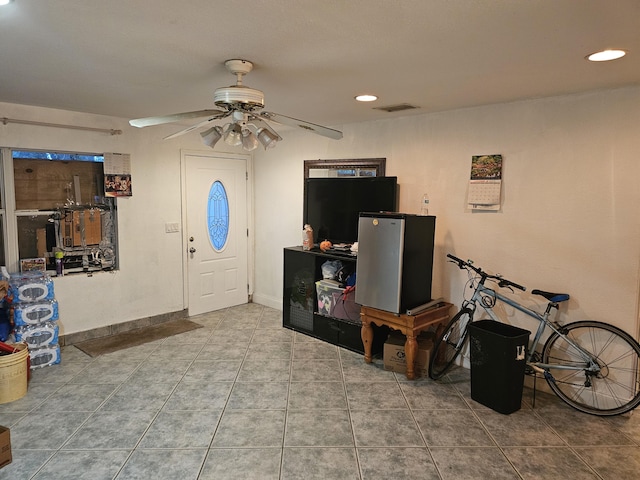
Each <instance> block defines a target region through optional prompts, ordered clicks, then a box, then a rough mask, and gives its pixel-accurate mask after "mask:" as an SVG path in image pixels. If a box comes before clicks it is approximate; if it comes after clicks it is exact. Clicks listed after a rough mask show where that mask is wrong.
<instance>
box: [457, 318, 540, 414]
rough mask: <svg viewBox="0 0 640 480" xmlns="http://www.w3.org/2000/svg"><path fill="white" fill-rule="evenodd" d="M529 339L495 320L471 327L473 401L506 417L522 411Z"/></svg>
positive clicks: (478, 322)
mask: <svg viewBox="0 0 640 480" xmlns="http://www.w3.org/2000/svg"><path fill="white" fill-rule="evenodd" d="M529 335H531V332H530V331H528V330H524V329H522V328H518V327H514V326H513V325H508V324H506V323H500V322H496V321H494V320H479V321H477V322H473V323H472V324H471V325H470V326H469V338H470V348H471V398H472V399H473V400H475V401H476V402H479V403H481V404H483V405H485V406H487V407H489V408H491V409H492V410H495V411H496V412H500V413H504V414H509V413H513V412H515V411H517V410H520V405H521V402H522V388H523V387H524V370H525V362H526V351H527V348H528V345H529Z"/></svg>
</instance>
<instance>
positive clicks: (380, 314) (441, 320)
mask: <svg viewBox="0 0 640 480" xmlns="http://www.w3.org/2000/svg"><path fill="white" fill-rule="evenodd" d="M451 307H452V304H451V303H446V302H442V303H440V304H439V306H436V307H434V308H431V309H429V310H425V311H424V312H421V313H418V314H417V315H405V314H399V315H398V314H395V313H391V312H386V311H384V310H378V309H376V308H371V307H362V308H361V309H360V318H361V319H362V331H361V335H362V343H363V345H364V361H365V362H367V363H371V360H372V359H371V342H372V341H373V329H372V328H371V324H372V323H374V324H376V325H378V326H382V325H386V326H387V327H389V328H392V329H394V330H399V331H401V332H402V333H403V334H404V335H405V336H406V337H407V341H406V342H405V344H404V354H405V360H406V362H407V378H408V379H409V380H413V379H414V378H415V372H414V368H413V363H414V360H415V358H416V352H417V350H418V341H417V340H416V337H417V336H418V335H419V334H420V332H422V331H423V330H425V329H427V328H428V327H430V326H432V325H438V332H437V334H440V332H441V331H442V329H443V328H444V327H445V326H446V322H447V321H448V320H449V309H450V308H451Z"/></svg>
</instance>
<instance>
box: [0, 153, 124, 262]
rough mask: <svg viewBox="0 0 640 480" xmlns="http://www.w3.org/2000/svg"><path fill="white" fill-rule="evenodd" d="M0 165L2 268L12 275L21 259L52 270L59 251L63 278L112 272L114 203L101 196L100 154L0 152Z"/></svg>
mask: <svg viewBox="0 0 640 480" xmlns="http://www.w3.org/2000/svg"><path fill="white" fill-rule="evenodd" d="M2 163H3V168H2V171H3V173H4V179H3V186H4V188H3V192H4V193H5V195H4V198H3V199H2V206H4V209H3V210H0V213H2V215H3V225H4V226H5V227H6V228H5V230H4V231H3V235H2V236H1V239H2V240H3V245H2V247H3V248H2V253H3V254H4V256H5V257H4V258H3V259H2V260H3V262H2V264H3V265H7V267H8V269H9V270H10V271H18V270H20V265H21V263H22V261H23V260H25V259H31V258H44V259H45V263H46V268H47V270H54V271H55V258H54V257H55V254H56V252H62V254H63V255H64V259H63V263H64V271H65V273H74V272H87V273H90V272H94V271H100V270H112V269H115V268H117V238H116V203H115V199H113V198H107V197H105V194H104V169H103V163H104V158H103V156H102V155H96V154H80V153H65V152H43V151H29V150H11V149H2ZM4 246H6V247H7V248H6V250H5V248H4Z"/></svg>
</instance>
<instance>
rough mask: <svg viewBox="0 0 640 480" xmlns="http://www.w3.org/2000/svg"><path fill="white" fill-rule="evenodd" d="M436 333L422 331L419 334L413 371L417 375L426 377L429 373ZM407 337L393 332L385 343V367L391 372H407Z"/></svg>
mask: <svg viewBox="0 0 640 480" xmlns="http://www.w3.org/2000/svg"><path fill="white" fill-rule="evenodd" d="M433 338H434V334H433V333H431V332H428V333H425V332H423V333H421V334H420V335H419V336H418V350H417V352H416V358H415V361H414V362H413V371H414V372H415V375H416V377H419V376H420V377H426V376H427V375H428V374H429V359H430V358H431V352H432V351H433V346H434V344H433ZM406 341H407V337H405V336H404V335H402V334H401V333H398V332H392V333H391V335H389V338H388V339H387V341H386V342H385V344H384V350H383V359H384V369H385V370H389V371H391V372H397V373H407V362H406V360H405V353H404V344H405V342H406Z"/></svg>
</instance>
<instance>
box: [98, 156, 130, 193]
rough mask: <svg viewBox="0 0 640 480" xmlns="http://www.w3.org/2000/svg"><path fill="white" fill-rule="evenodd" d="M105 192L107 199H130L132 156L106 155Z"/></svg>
mask: <svg viewBox="0 0 640 480" xmlns="http://www.w3.org/2000/svg"><path fill="white" fill-rule="evenodd" d="M104 191H105V195H106V196H107V197H130V196H132V194H133V193H132V190H131V156H130V155H129V154H128V153H105V154H104Z"/></svg>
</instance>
